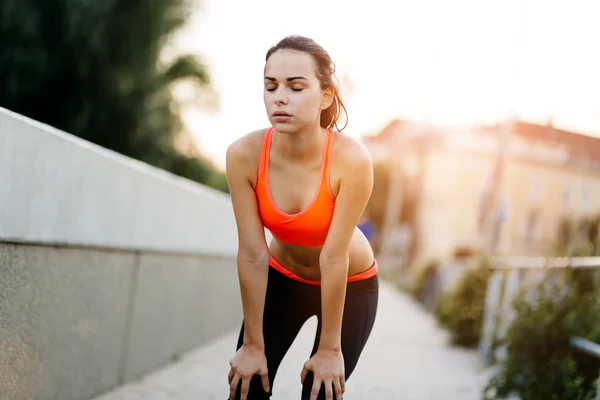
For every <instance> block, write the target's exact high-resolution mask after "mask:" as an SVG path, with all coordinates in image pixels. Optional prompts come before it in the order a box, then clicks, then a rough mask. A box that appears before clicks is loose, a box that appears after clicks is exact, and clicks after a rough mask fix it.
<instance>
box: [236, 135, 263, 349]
mask: <svg viewBox="0 0 600 400" xmlns="http://www.w3.org/2000/svg"><path fill="white" fill-rule="evenodd" d="M249 139H251V136H246V137H242V138H241V139H239V140H237V141H236V142H234V143H232V144H231V145H230V146H229V148H228V149H227V155H226V170H227V180H228V182H229V192H230V194H231V202H232V204H233V212H234V215H235V220H236V224H237V230H238V255H237V265H238V276H239V281H240V292H241V298H242V308H243V313H244V346H248V347H254V348H257V349H262V350H264V339H263V329H262V327H263V325H262V322H263V310H264V304H265V294H266V289H267V274H268V270H269V248H268V246H267V242H266V239H265V231H264V226H263V224H262V221H261V219H260V217H259V213H258V206H257V203H256V195H255V193H254V190H253V189H252V185H251V183H250V179H249V174H250V171H256V167H252V166H251V165H250V164H251V163H252V162H253V161H254V159H255V158H256V157H253V156H252V154H251V150H252V147H253V146H251V144H250V143H248V142H249Z"/></svg>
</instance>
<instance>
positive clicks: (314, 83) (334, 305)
mask: <svg viewBox="0 0 600 400" xmlns="http://www.w3.org/2000/svg"><path fill="white" fill-rule="evenodd" d="M264 75H265V76H264V102H265V107H266V110H267V113H268V117H269V121H270V122H271V125H272V127H270V128H268V129H260V130H257V131H255V132H251V133H249V134H246V135H245V136H243V137H241V138H240V139H238V140H236V141H235V142H234V143H232V144H231V145H230V146H229V148H228V150H227V156H226V169H227V179H228V181H229V188H230V193H231V199H232V204H233V210H234V214H235V218H236V223H237V229H238V240H239V243H238V257H237V262H238V274H239V280H240V289H241V298H242V306H243V313H244V321H243V323H242V327H241V331H240V335H239V340H238V344H237V352H236V353H235V356H234V357H233V358H232V359H231V362H230V365H231V370H230V373H229V376H228V380H229V384H230V399H242V400H245V399H248V400H256V399H268V398H269V397H270V396H271V393H272V392H271V388H272V386H273V381H274V379H275V374H276V372H277V368H278V367H279V364H280V362H281V360H282V359H283V356H284V355H285V353H286V352H287V350H288V348H289V347H290V345H291V344H292V342H293V341H294V339H295V337H296V335H297V334H298V332H299V330H300V328H301V327H302V325H303V324H304V322H305V321H306V320H307V319H308V318H310V317H311V316H313V315H316V316H317V318H318V327H317V332H316V335H315V344H314V348H313V351H312V353H311V356H310V358H309V359H308V360H307V361H306V363H305V364H304V368H303V369H302V372H301V376H300V377H301V382H302V384H303V389H302V399H305V400H316V399H325V398H326V399H338V400H339V399H340V398H341V395H342V393H343V392H344V391H345V387H344V386H345V381H346V380H347V379H348V377H349V376H350V374H351V373H352V371H353V370H354V368H355V367H356V364H357V362H358V358H359V356H360V353H361V352H362V349H363V347H364V345H365V343H366V341H367V339H368V337H369V334H370V333H371V329H372V327H373V324H374V322H375V314H376V310H377V300H378V278H377V262H376V261H375V259H374V256H373V251H372V249H371V246H370V244H369V242H368V241H367V239H366V238H365V236H364V235H363V234H362V233H361V231H360V230H359V229H358V228H357V226H356V225H357V222H358V219H359V217H360V215H361V214H362V212H363V210H364V209H365V206H366V204H367V202H368V200H369V197H370V196H371V191H372V187H373V168H372V162H371V158H370V155H369V153H368V152H367V150H366V149H365V147H364V146H362V144H360V142H358V141H357V140H355V139H353V138H351V137H349V136H346V135H343V134H341V133H339V132H334V131H333V130H332V128H333V127H336V128H337V121H338V119H339V117H340V114H341V112H342V110H344V111H345V108H344V105H343V103H342V101H341V98H340V94H339V92H338V89H337V88H336V86H335V84H334V82H333V78H334V66H333V63H332V61H331V59H330V57H329V55H328V54H327V52H326V51H325V50H323V48H322V47H321V46H319V45H318V44H316V43H315V42H314V41H312V40H311V39H308V38H304V37H300V36H290V37H287V38H285V39H283V40H282V41H281V42H279V43H278V44H277V45H275V46H273V47H272V48H271V49H270V50H269V51H268V52H267V56H266V65H265V69H264ZM264 228H267V229H269V230H270V232H271V233H272V234H273V240H272V241H271V243H270V245H268V244H267V242H266V239H265V230H264Z"/></svg>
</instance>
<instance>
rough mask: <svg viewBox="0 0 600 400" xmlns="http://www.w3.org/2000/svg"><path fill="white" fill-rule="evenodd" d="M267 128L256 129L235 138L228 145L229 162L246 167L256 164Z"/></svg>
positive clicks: (227, 155)
mask: <svg viewBox="0 0 600 400" xmlns="http://www.w3.org/2000/svg"><path fill="white" fill-rule="evenodd" d="M267 129H268V128H261V129H256V130H254V131H252V132H248V133H246V134H244V135H242V136H240V137H239V138H237V139H236V140H234V141H233V142H232V143H231V144H230V145H229V146H228V147H227V154H226V157H227V162H228V164H229V165H234V164H235V165H238V166H244V167H248V166H250V165H254V164H256V163H257V162H258V160H259V158H260V148H261V146H262V142H263V138H264V135H265V133H266V132H267Z"/></svg>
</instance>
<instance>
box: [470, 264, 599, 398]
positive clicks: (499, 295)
mask: <svg viewBox="0 0 600 400" xmlns="http://www.w3.org/2000/svg"><path fill="white" fill-rule="evenodd" d="M492 266H493V269H494V272H493V273H492V276H491V277H490V280H489V282H488V287H487V292H486V297H485V304H484V315H483V326H482V337H481V340H480V343H479V353H480V357H481V358H482V360H483V362H485V363H489V362H490V361H491V358H492V345H493V343H494V340H496V339H500V340H501V341H502V340H503V339H504V337H505V335H506V332H507V330H508V327H509V326H510V324H511V322H512V321H513V319H514V317H515V316H516V315H515V314H516V313H515V310H514V309H513V307H512V301H513V299H514V296H515V295H516V293H517V292H518V291H519V289H520V288H521V285H522V283H523V275H524V274H523V272H524V271H532V270H539V271H540V272H543V271H546V272H550V273H552V272H555V271H558V270H560V269H565V268H600V257H502V258H497V259H494V260H493V263H492ZM545 278H547V275H546V274H543V273H540V274H537V276H536V279H534V280H533V282H528V283H529V284H532V283H539V282H540V281H542V280H543V279H545ZM571 345H572V346H573V347H574V348H577V349H578V350H580V351H583V352H586V353H588V354H590V355H592V356H595V357H597V358H598V359H600V344H597V343H594V342H591V341H589V340H587V339H584V338H581V337H573V338H571ZM504 350H506V349H505V348H504ZM497 351H498V350H497ZM498 352H499V353H500V354H499V355H500V357H502V348H501V349H500V351H498ZM596 400H600V377H599V383H598V390H597V394H596Z"/></svg>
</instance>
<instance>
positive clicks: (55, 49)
mask: <svg viewBox="0 0 600 400" xmlns="http://www.w3.org/2000/svg"><path fill="white" fill-rule="evenodd" d="M195 5H196V4H195V2H194V1H193V0H161V1H153V0H137V1H117V0H4V1H3V2H2V5H0V43H2V46H0V106H2V107H5V108H8V109H10V110H12V111H14V112H17V113H19V114H23V115H25V116H28V117H30V118H33V119H36V120H38V121H41V122H43V123H46V124H49V125H51V126H54V127H56V128H58V129H61V130H64V131H66V132H69V133H71V134H73V135H76V136H79V137H81V138H83V139H86V140H89V141H91V142H93V143H96V144H98V145H100V146H103V147H106V148H109V149H112V150H115V151H117V152H119V153H121V154H124V155H126V156H129V157H132V158H136V159H139V160H142V161H144V162H147V163H149V164H152V165H154V166H157V167H159V168H163V169H165V170H168V171H171V172H174V173H176V174H179V175H182V176H185V177H187V178H190V179H193V180H196V181H198V182H201V183H204V184H209V185H213V186H214V185H216V186H217V187H219V189H221V190H225V191H227V185H226V181H225V180H224V175H223V173H221V172H217V171H216V169H215V168H214V167H213V166H212V164H211V163H210V162H209V161H208V160H207V159H206V158H204V157H200V156H189V155H186V154H182V153H181V152H180V151H179V150H178V149H176V147H175V146H174V139H175V138H176V136H177V135H179V134H181V133H182V132H183V125H182V121H181V119H180V114H179V111H178V107H177V103H176V102H175V99H174V97H173V94H172V88H173V86H174V84H176V83H177V82H183V81H185V82H186V83H187V84H191V85H194V86H195V87H196V88H197V90H199V91H200V92H201V93H202V94H203V95H205V96H208V97H210V98H213V99H216V96H215V93H214V91H213V90H212V87H211V82H210V76H209V73H208V71H207V68H206V67H205V65H204V64H203V63H202V61H201V60H200V59H199V57H198V56H196V55H190V54H186V55H180V56H178V57H176V58H175V59H174V60H170V61H169V62H165V61H164V59H161V55H163V54H164V53H163V50H164V48H165V45H166V44H168V43H169V40H171V39H172V38H173V36H174V34H176V33H177V31H178V30H179V29H180V28H181V27H182V26H183V25H184V24H185V22H186V20H187V18H188V16H190V15H191V13H192V12H193V10H194V6H195ZM223 182H225V184H223Z"/></svg>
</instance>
